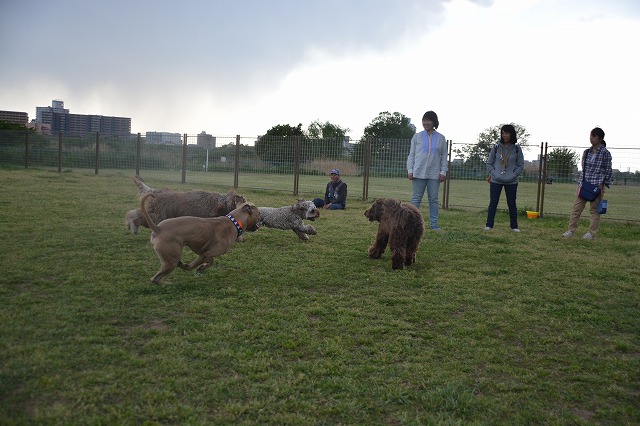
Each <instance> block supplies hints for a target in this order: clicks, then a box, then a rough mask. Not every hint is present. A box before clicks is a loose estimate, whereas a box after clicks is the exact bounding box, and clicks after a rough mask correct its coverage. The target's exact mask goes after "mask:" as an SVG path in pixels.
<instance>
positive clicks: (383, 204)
mask: <svg viewBox="0 0 640 426" xmlns="http://www.w3.org/2000/svg"><path fill="white" fill-rule="evenodd" d="M364 215H365V216H366V217H367V219H369V221H370V222H374V221H376V222H380V224H379V225H378V234H377V235H376V239H375V241H374V242H373V243H372V244H371V247H369V257H370V258H371V259H379V258H380V257H381V256H382V253H384V251H385V249H386V248H387V244H388V245H389V248H390V249H391V267H392V268H393V269H402V268H403V267H404V265H407V266H409V265H411V264H413V263H415V261H416V251H418V246H419V245H420V240H421V239H422V234H424V221H423V220H422V215H421V214H420V210H418V209H417V208H416V207H415V206H413V205H412V204H409V203H401V202H400V200H394V199H391V198H381V199H379V200H376V201H375V202H374V203H373V205H372V206H371V207H370V208H368V209H367V210H365V212H364Z"/></svg>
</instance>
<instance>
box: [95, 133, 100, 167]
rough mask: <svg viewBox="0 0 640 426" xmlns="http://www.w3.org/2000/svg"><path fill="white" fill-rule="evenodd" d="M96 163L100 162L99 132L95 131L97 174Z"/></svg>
mask: <svg viewBox="0 0 640 426" xmlns="http://www.w3.org/2000/svg"><path fill="white" fill-rule="evenodd" d="M98 164H100V132H96V174H98Z"/></svg>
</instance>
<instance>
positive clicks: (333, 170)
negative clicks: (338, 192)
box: [330, 169, 340, 176]
mask: <svg viewBox="0 0 640 426" xmlns="http://www.w3.org/2000/svg"><path fill="white" fill-rule="evenodd" d="M330 174H332V175H338V176H340V170H338V169H331V173H330Z"/></svg>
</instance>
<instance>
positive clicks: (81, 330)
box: [0, 170, 640, 424]
mask: <svg viewBox="0 0 640 426" xmlns="http://www.w3.org/2000/svg"><path fill="white" fill-rule="evenodd" d="M145 178H147V176H145ZM0 179H1V182H2V183H3V191H2V193H1V194H0V236H1V239H2V245H1V246H0V247H1V248H0V261H1V265H2V273H1V275H0V295H1V297H2V301H3V307H2V310H1V311H0V312H1V313H0V319H1V322H0V360H1V363H0V366H1V367H0V368H1V369H0V424H139V423H143V424H255V423H263V424H540V423H545V424H549V423H551V424H638V423H640V407H639V404H638V401H640V290H639V285H640V279H639V278H638V277H640V253H639V249H640V226H638V224H629V223H624V222H621V221H611V220H606V219H605V220H603V221H602V224H601V232H600V235H599V237H598V239H597V240H595V241H584V240H582V239H580V238H579V237H578V238H575V237H574V238H572V239H568V240H567V239H562V238H561V237H560V235H561V234H562V232H564V230H565V229H566V225H567V217H566V216H565V217H553V216H550V217H545V218H543V219H538V220H528V219H526V218H524V217H523V218H521V229H522V233H521V234H515V233H513V232H510V230H509V229H508V228H509V227H508V216H507V215H506V214H505V213H503V212H500V213H499V214H498V217H497V218H496V227H495V228H494V230H493V231H491V232H489V233H485V232H483V231H482V228H483V226H484V221H485V215H486V211H484V210H480V211H478V210H473V209H471V210H462V209H449V210H442V211H441V219H440V224H441V226H442V227H443V228H444V229H445V232H444V233H435V232H427V233H426V235H425V238H424V239H423V242H422V245H421V247H420V250H419V252H418V260H417V264H416V265H414V266H412V267H410V268H408V269H405V270H402V271H392V270H391V261H390V258H389V253H388V252H387V253H385V255H384V256H383V258H382V259H380V260H371V259H368V258H367V256H366V250H367V248H368V246H369V245H370V243H371V241H372V240H373V238H374V235H375V232H376V225H375V224H373V223H369V222H368V221H367V220H366V219H365V217H364V216H363V214H362V212H363V211H364V209H365V208H367V207H368V206H369V205H370V203H365V202H363V201H358V200H357V199H355V198H350V201H349V209H348V210H346V211H323V212H322V215H321V217H320V218H319V219H318V220H317V221H316V222H315V223H314V226H315V227H316V228H317V230H318V235H316V236H312V237H311V240H310V241H308V242H300V241H298V239H297V237H296V236H295V235H294V233H293V232H289V231H281V230H275V229H261V230H260V231H259V232H257V233H253V234H248V235H247V236H246V238H245V242H243V243H239V244H237V245H236V246H235V247H234V248H233V249H232V251H231V252H230V253H228V254H226V255H224V256H222V257H220V258H218V259H217V260H216V265H215V266H214V267H212V268H211V269H209V270H207V271H206V273H204V274H202V275H198V274H195V273H187V272H184V271H175V272H174V273H172V274H171V275H170V276H169V277H168V278H167V279H166V281H167V282H166V283H165V284H163V285H161V286H154V285H152V284H150V282H149V279H150V278H151V276H153V274H155V272H156V271H157V270H158V267H159V261H158V259H157V258H156V256H155V253H154V252H153V250H152V248H151V246H150V245H149V244H148V238H149V231H148V230H146V229H145V230H142V231H141V233H140V235H138V236H132V235H130V234H128V233H127V230H126V229H125V227H124V219H123V218H124V214H125V212H126V211H127V210H129V209H131V208H134V207H136V205H137V200H136V188H135V186H134V185H133V184H132V183H131V180H130V176H128V175H127V176H124V175H122V176H120V175H109V176H106V175H103V174H100V175H98V176H94V175H93V174H92V173H78V172H64V173H61V174H58V173H55V172H48V171H38V170H29V171H23V170H17V171H6V170H5V171H0ZM322 181H323V182H324V180H322ZM147 182H148V183H149V184H151V185H153V186H160V187H173V188H175V189H179V190H184V189H188V188H191V187H198V188H202V187H203V186H204V185H202V184H199V183H196V184H194V185H193V186H191V185H190V184H187V185H180V184H176V183H174V184H171V183H167V182H162V181H160V182H157V181H155V180H154V179H153V178H147ZM215 184H216V185H219V186H220V188H218V189H224V188H226V187H228V185H229V184H228V183H227V182H215ZM231 184H232V182H231ZM212 185H213V184H212ZM485 185H486V184H485ZM323 186H324V185H321V187H320V188H322V187H323ZM554 186H555V185H554ZM240 192H241V193H242V194H243V195H245V196H246V197H247V198H248V199H250V200H251V201H253V202H254V203H256V204H257V205H264V206H281V205H287V204H290V203H292V202H293V201H294V199H295V197H293V196H292V195H289V194H286V193H283V192H275V191H269V190H246V189H243V190H241V191H240ZM375 196H379V195H378V194H376V195H375ZM485 198H486V197H485ZM423 213H425V214H426V213H427V212H426V210H425V209H423ZM567 214H568V210H567ZM585 229H586V220H585V221H584V222H583V223H582V224H581V227H580V228H579V230H578V231H579V233H580V234H581V233H582V232H583V231H584V230H585ZM184 258H185V260H187V259H191V258H193V255H192V253H190V252H189V251H188V249H187V250H186V251H185V255H184Z"/></svg>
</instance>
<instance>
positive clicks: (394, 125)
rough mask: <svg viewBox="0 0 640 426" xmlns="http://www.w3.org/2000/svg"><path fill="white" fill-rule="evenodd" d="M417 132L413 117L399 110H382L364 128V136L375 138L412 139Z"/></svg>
mask: <svg viewBox="0 0 640 426" xmlns="http://www.w3.org/2000/svg"><path fill="white" fill-rule="evenodd" d="M415 133H416V126H414V125H413V124H411V119H410V118H408V117H407V116H405V115H404V114H401V113H399V112H394V113H390V112H388V111H384V112H381V113H380V114H378V116H377V117H376V118H374V119H373V120H372V121H371V123H369V125H368V126H367V127H365V128H364V137H368V138H375V139H411V138H412V137H413V135H414V134H415Z"/></svg>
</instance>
